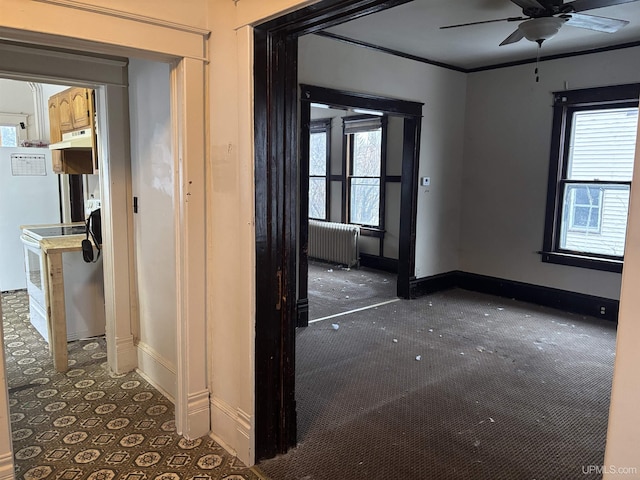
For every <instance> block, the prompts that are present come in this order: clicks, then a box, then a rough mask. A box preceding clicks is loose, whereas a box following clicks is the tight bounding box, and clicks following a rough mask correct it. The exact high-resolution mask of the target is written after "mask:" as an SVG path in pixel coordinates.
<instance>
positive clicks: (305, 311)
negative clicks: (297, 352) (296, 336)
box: [296, 298, 309, 327]
mask: <svg viewBox="0 0 640 480" xmlns="http://www.w3.org/2000/svg"><path fill="white" fill-rule="evenodd" d="M296 310H297V312H298V316H297V319H296V327H308V326H309V299H308V298H301V299H299V300H298V301H297V302H296Z"/></svg>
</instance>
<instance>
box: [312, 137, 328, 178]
mask: <svg viewBox="0 0 640 480" xmlns="http://www.w3.org/2000/svg"><path fill="white" fill-rule="evenodd" d="M326 174H327V132H318V133H312V134H311V136H310V139H309V175H326Z"/></svg>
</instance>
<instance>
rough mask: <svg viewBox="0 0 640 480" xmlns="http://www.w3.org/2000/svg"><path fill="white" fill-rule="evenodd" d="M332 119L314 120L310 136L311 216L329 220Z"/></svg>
mask: <svg viewBox="0 0 640 480" xmlns="http://www.w3.org/2000/svg"><path fill="white" fill-rule="evenodd" d="M330 129H331V119H326V120H314V121H312V122H311V126H310V132H311V133H310V136H309V218H313V219H316V220H328V218H329V215H328V211H327V210H328V204H329V202H328V199H329V191H328V190H329V188H328V186H329V182H328V179H327V168H328V165H329V158H330V150H331V148H330V141H329V139H330V136H329V133H330Z"/></svg>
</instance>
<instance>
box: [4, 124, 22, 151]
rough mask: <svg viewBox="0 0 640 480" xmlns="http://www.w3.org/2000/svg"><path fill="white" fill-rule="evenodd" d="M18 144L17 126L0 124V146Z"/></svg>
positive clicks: (15, 145) (14, 145)
mask: <svg viewBox="0 0 640 480" xmlns="http://www.w3.org/2000/svg"><path fill="white" fill-rule="evenodd" d="M17 146H18V127H17V126H15V125H0V147H17Z"/></svg>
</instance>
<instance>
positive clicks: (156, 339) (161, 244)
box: [129, 59, 177, 400]
mask: <svg viewBox="0 0 640 480" xmlns="http://www.w3.org/2000/svg"><path fill="white" fill-rule="evenodd" d="M169 100H170V85H169V65H168V64H165V63H159V62H152V61H148V60H137V59H131V60H130V62H129V117H130V123H131V180H132V193H133V195H134V197H137V198H138V212H137V213H135V212H134V217H133V220H134V222H133V226H134V232H133V233H134V244H135V262H136V275H137V278H136V279H137V290H138V300H139V325H138V332H139V337H138V342H137V347H138V369H139V370H140V372H142V374H143V375H144V376H145V377H146V378H147V379H149V380H150V382H151V383H152V384H153V385H154V386H156V387H157V388H158V389H159V390H160V391H162V392H163V393H164V394H165V395H167V396H168V397H169V398H170V399H171V400H173V399H175V396H176V362H177V351H176V314H177V298H176V257H175V221H174V216H173V214H172V212H173V210H174V203H175V199H174V174H173V172H174V165H173V154H172V148H171V137H172V133H171V112H170V101H169Z"/></svg>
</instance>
